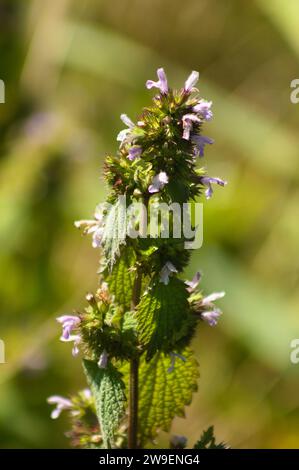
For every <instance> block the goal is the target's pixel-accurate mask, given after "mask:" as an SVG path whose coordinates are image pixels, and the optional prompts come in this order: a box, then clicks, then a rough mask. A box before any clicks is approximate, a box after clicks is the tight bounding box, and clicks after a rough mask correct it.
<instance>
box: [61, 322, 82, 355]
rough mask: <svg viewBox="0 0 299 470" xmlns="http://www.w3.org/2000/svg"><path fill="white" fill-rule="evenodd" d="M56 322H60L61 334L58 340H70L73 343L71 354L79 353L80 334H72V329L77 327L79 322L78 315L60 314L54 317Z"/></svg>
mask: <svg viewBox="0 0 299 470" xmlns="http://www.w3.org/2000/svg"><path fill="white" fill-rule="evenodd" d="M56 320H57V321H58V323H61V324H62V335H61V337H60V341H63V342H66V343H68V342H72V341H73V343H74V346H73V349H72V354H73V356H77V354H78V353H79V344H80V343H81V336H80V335H72V334H71V333H72V331H73V329H75V328H77V327H78V325H79V324H80V322H81V319H80V318H79V317H76V316H74V315H62V316H61V317H58V318H56Z"/></svg>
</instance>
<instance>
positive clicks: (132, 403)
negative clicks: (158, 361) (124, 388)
mask: <svg viewBox="0 0 299 470" xmlns="http://www.w3.org/2000/svg"><path fill="white" fill-rule="evenodd" d="M141 282H142V274H141V272H140V269H139V268H137V275H136V279H135V283H134V289H133V297H132V304H131V308H132V310H133V309H135V308H136V306H137V305H138V303H139V299H140V291H141ZM138 368H139V358H138V356H137V357H133V358H132V359H131V363H130V392H129V393H130V396H129V433H128V447H129V449H137V432H138Z"/></svg>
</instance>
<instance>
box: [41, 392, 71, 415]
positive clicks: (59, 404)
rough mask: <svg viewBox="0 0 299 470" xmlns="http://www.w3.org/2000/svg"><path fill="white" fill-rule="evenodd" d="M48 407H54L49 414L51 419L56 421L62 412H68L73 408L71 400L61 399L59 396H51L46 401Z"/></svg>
mask: <svg viewBox="0 0 299 470" xmlns="http://www.w3.org/2000/svg"><path fill="white" fill-rule="evenodd" d="M47 402H48V403H49V404H50V405H56V408H55V409H54V410H53V411H52V413H51V418H52V419H57V418H58V417H59V416H60V414H61V412H62V411H63V410H69V409H71V408H73V404H72V402H71V400H69V399H68V398H64V397H61V396H60V395H53V396H51V397H49V398H48V399H47Z"/></svg>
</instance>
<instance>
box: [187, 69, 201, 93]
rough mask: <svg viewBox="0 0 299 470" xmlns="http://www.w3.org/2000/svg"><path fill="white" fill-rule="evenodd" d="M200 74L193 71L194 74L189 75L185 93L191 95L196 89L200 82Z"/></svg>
mask: <svg viewBox="0 0 299 470" xmlns="http://www.w3.org/2000/svg"><path fill="white" fill-rule="evenodd" d="M198 78H199V73H198V72H196V71H195V70H193V72H192V73H191V74H190V75H189V77H188V78H187V80H186V81H185V86H184V91H185V92H186V93H191V92H192V91H193V89H194V85H196V83H197V82H198Z"/></svg>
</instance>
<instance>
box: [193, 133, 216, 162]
mask: <svg viewBox="0 0 299 470" xmlns="http://www.w3.org/2000/svg"><path fill="white" fill-rule="evenodd" d="M191 140H192V142H193V143H194V144H195V154H196V155H199V156H200V157H203V156H204V149H205V145H206V144H213V143H214V140H213V139H210V137H206V136H204V135H196V134H195V135H193V136H192V138H191Z"/></svg>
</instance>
